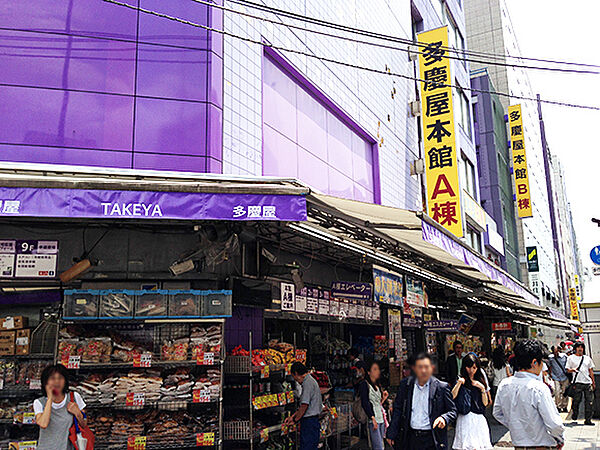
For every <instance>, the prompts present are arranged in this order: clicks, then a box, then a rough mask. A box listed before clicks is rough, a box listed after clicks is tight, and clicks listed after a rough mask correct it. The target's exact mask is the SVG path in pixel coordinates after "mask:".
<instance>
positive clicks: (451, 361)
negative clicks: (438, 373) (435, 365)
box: [446, 339, 464, 386]
mask: <svg viewBox="0 0 600 450" xmlns="http://www.w3.org/2000/svg"><path fill="white" fill-rule="evenodd" d="M452 348H453V350H454V353H452V354H451V355H450V356H448V359H447V360H446V373H447V375H448V383H449V384H450V386H454V385H455V384H456V380H458V375H459V374H460V369H461V368H462V359H463V356H464V355H463V345H462V342H460V341H459V340H458V339H457V340H456V341H454V345H453V346H452Z"/></svg>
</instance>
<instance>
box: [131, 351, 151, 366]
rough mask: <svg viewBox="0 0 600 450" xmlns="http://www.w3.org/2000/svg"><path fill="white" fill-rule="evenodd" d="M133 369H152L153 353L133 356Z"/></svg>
mask: <svg viewBox="0 0 600 450" xmlns="http://www.w3.org/2000/svg"><path fill="white" fill-rule="evenodd" d="M133 367H152V353H149V352H146V353H141V354H140V353H137V354H135V355H133Z"/></svg>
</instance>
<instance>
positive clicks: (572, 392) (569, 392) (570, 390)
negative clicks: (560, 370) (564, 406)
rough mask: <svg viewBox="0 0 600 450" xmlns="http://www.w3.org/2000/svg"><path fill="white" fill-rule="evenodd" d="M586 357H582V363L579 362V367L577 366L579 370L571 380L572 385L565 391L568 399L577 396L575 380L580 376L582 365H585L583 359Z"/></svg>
mask: <svg viewBox="0 0 600 450" xmlns="http://www.w3.org/2000/svg"><path fill="white" fill-rule="evenodd" d="M584 358H585V355H582V356H581V361H579V365H578V366H577V370H576V371H575V373H574V374H573V378H572V379H571V384H569V386H568V387H567V389H566V390H565V395H566V396H567V397H573V396H574V395H575V380H576V379H577V375H578V374H579V369H581V365H582V364H583V359H584Z"/></svg>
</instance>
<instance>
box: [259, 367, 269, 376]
mask: <svg viewBox="0 0 600 450" xmlns="http://www.w3.org/2000/svg"><path fill="white" fill-rule="evenodd" d="M270 374H271V369H270V368H269V366H264V367H263V368H262V369H260V377H261V378H269V376H270Z"/></svg>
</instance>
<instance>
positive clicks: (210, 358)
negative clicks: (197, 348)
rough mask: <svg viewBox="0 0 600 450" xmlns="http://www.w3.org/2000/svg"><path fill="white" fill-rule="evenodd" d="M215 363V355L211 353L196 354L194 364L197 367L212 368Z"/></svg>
mask: <svg viewBox="0 0 600 450" xmlns="http://www.w3.org/2000/svg"><path fill="white" fill-rule="evenodd" d="M214 363H215V354H214V353H213V352H198V353H196V364H198V365H199V366H212V365H213V364H214Z"/></svg>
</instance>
